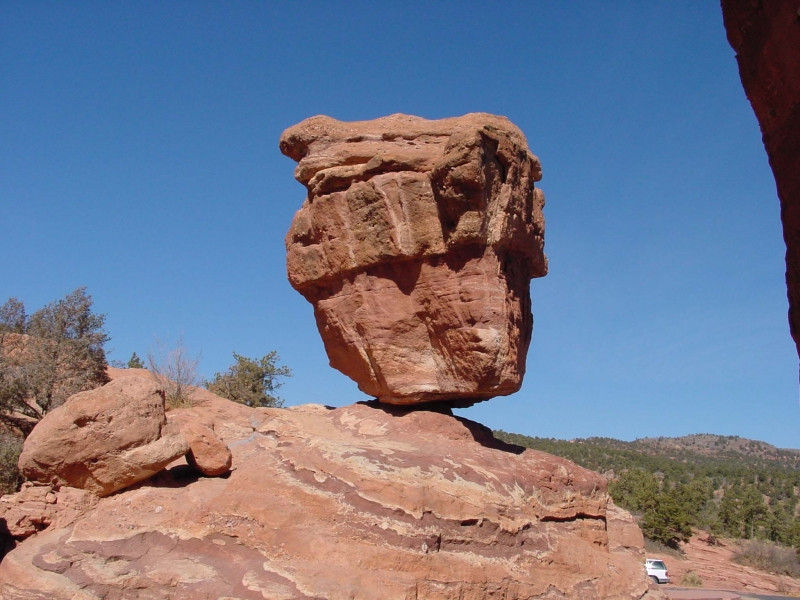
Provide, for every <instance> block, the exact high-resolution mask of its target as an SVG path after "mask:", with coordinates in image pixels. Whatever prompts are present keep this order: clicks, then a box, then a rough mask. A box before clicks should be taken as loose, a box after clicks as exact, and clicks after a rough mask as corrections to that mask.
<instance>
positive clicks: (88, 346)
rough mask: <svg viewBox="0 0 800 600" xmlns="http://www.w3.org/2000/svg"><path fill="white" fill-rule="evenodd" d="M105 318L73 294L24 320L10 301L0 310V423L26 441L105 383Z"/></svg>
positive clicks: (80, 292) (81, 294)
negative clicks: (47, 419) (46, 420)
mask: <svg viewBox="0 0 800 600" xmlns="http://www.w3.org/2000/svg"><path fill="white" fill-rule="evenodd" d="M104 323H105V315H99V314H95V313H94V312H92V297H91V296H90V295H89V294H87V293H86V288H78V289H76V290H75V291H73V292H72V293H70V294H67V295H66V296H65V297H64V298H62V299H60V300H57V301H55V302H51V303H50V304H48V305H46V306H44V307H43V308H42V309H40V310H38V311H36V312H35V313H33V315H31V316H30V317H27V316H26V314H25V307H24V305H23V304H22V302H20V301H19V300H17V299H16V298H10V299H9V300H8V301H7V302H6V303H5V304H4V305H3V306H2V307H0V420H2V421H3V422H4V424H5V426H6V427H9V428H11V429H13V430H17V431H20V432H22V433H23V434H25V435H27V434H28V433H29V432H30V430H31V429H33V427H34V426H35V425H36V423H37V422H39V420H41V419H42V417H44V415H45V414H46V413H47V412H49V411H51V410H52V409H54V408H56V407H57V406H59V405H61V404H63V403H64V401H66V399H67V398H69V397H70V396H72V395H73V394H75V393H77V392H82V391H85V390H91V389H94V388H96V387H98V386H100V385H103V384H104V383H107V382H108V376H107V375H106V366H107V365H106V355H105V351H104V350H103V345H104V344H105V343H106V342H107V341H108V339H109V338H108V335H107V334H106V332H105V331H104V329H103V326H104Z"/></svg>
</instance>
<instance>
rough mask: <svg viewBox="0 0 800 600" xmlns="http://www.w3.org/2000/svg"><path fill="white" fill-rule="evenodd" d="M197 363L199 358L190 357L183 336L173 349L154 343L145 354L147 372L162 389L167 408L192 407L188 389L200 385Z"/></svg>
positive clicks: (160, 343) (158, 342) (157, 342)
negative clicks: (154, 345) (151, 348)
mask: <svg viewBox="0 0 800 600" xmlns="http://www.w3.org/2000/svg"><path fill="white" fill-rule="evenodd" d="M199 362H200V358H199V357H197V356H191V355H190V354H189V352H188V351H187V350H186V346H184V344H183V335H181V336H180V337H179V338H178V341H177V342H176V344H175V347H174V348H171V349H168V348H166V347H165V345H164V344H163V343H162V342H161V341H156V348H155V349H153V350H151V351H150V352H148V353H147V363H148V371H150V373H151V374H152V376H153V377H154V378H155V380H156V381H157V382H158V384H159V385H160V386H162V387H163V388H164V392H165V394H166V397H167V408H187V407H191V406H192V399H191V397H190V393H191V390H190V388H192V387H194V386H197V385H199V384H200V377H199V376H198V375H197V365H198V363H199Z"/></svg>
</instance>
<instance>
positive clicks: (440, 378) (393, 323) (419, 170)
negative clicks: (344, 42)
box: [280, 113, 547, 406]
mask: <svg viewBox="0 0 800 600" xmlns="http://www.w3.org/2000/svg"><path fill="white" fill-rule="evenodd" d="M280 147H281V151H282V152H283V153H284V154H286V155H287V156H289V157H291V158H292V159H294V160H296V161H297V162H298V165H297V168H296V170H295V177H296V178H297V180H298V181H300V182H301V183H303V184H304V185H305V186H306V188H307V190H308V195H307V198H306V200H305V202H304V203H303V205H302V207H301V208H300V210H299V211H298V213H297V214H296V215H295V217H294V220H293V221H292V224H291V227H290V230H289V232H288V234H287V237H286V248H287V270H288V275H289V281H290V283H291V284H292V286H293V287H294V288H295V289H296V290H298V291H299V292H300V293H301V294H302V295H303V296H304V297H305V298H306V299H307V300H308V301H310V302H311V303H312V304H313V305H314V314H315V317H316V320H317V326H318V328H319V330H320V333H321V335H322V339H323V341H324V343H325V348H326V350H327V353H328V357H329V359H330V363H331V366H333V367H335V368H336V369H339V370H340V371H342V372H343V373H345V374H346V375H348V376H349V377H350V378H352V379H353V380H355V381H356V383H358V386H359V388H360V389H361V390H362V391H363V392H365V393H367V394H369V395H371V396H375V397H377V398H378V399H379V400H380V401H381V402H385V403H390V404H419V403H424V402H434V401H447V402H450V403H451V404H453V405H462V406H466V405H469V404H472V403H474V402H477V401H480V400H486V399H488V398H492V397H494V396H497V395H506V394H511V393H513V392H515V391H517V390H518V389H519V387H520V386H521V384H522V377H523V375H524V372H525V357H526V354H527V350H528V345H529V343H530V338H531V331H532V328H533V318H532V315H531V306H530V304H531V303H530V293H529V287H530V280H531V278H533V277H541V276H543V275H545V273H546V272H547V262H546V259H545V256H544V251H543V247H544V218H543V216H542V208H543V206H544V195H543V194H542V192H541V190H539V189H537V188H536V187H535V186H534V182H536V181H538V180H539V179H540V178H541V168H540V165H539V161H538V159H537V158H536V157H535V156H533V155H532V154H531V153H530V152H529V150H528V147H527V142H526V140H525V137H524V135H523V134H522V132H521V131H520V130H519V129H518V128H517V127H515V126H514V125H513V124H512V123H511V122H510V121H508V119H506V118H503V117H497V116H494V115H488V114H482V113H475V114H469V115H465V116H463V117H457V118H451V119H442V120H438V121H429V120H426V119H422V118H419V117H413V116H408V115H401V114H397V115H392V116H389V117H384V118H380V119H375V120H373V121H362V122H351V123H345V122H341V121H337V120H335V119H332V118H329V117H325V116H317V117H313V118H310V119H307V120H305V121H303V122H301V123H299V124H298V125H295V126H294V127H291V128H289V129H287V130H286V131H285V132H284V133H283V135H282V137H281V141H280Z"/></svg>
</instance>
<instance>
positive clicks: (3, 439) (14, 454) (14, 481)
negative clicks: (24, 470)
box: [0, 433, 22, 495]
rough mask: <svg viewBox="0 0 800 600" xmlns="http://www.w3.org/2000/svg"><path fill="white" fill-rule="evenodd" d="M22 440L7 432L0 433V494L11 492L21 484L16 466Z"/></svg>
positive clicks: (16, 489) (20, 477) (20, 476)
mask: <svg viewBox="0 0 800 600" xmlns="http://www.w3.org/2000/svg"><path fill="white" fill-rule="evenodd" d="M20 452H22V440H21V439H20V438H18V437H16V436H14V435H11V434H8V433H0V495H4V494H13V493H14V492H16V491H18V490H19V486H20V485H21V484H22V474H21V473H20V472H19V469H18V468H17V461H19V454H20Z"/></svg>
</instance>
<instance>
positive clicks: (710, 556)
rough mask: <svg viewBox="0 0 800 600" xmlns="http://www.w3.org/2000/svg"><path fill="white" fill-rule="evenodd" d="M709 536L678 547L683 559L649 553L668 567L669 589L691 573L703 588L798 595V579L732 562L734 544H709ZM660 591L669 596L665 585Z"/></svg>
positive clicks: (699, 535)
mask: <svg viewBox="0 0 800 600" xmlns="http://www.w3.org/2000/svg"><path fill="white" fill-rule="evenodd" d="M707 540H708V534H707V533H705V532H702V531H700V532H697V533H696V534H695V535H693V536H692V539H691V540H689V542H688V543H686V544H682V545H681V550H682V552H683V556H680V557H678V556H675V554H659V553H649V554H648V557H650V558H661V559H663V560H664V562H665V563H666V564H667V567H668V569H669V574H670V577H671V578H672V586H670V587H674V586H680V584H681V581H683V579H684V576H685V575H686V574H687V573H693V574H694V575H696V576H697V577H699V578H700V580H701V581H702V582H703V587H705V588H710V589H718V590H733V591H737V592H742V594H743V595H745V594H774V595H785V596H800V580H798V579H794V578H792V577H787V576H785V575H773V574H771V573H765V572H763V571H759V570H757V569H754V568H752V567H748V566H743V565H740V564H738V563H735V562H733V555H734V552H735V551H736V541H735V540H728V539H719V540H718V543H716V544H710V543H708V541H707ZM662 589H663V590H664V591H666V592H667V593H669V590H668V588H667V586H662Z"/></svg>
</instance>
